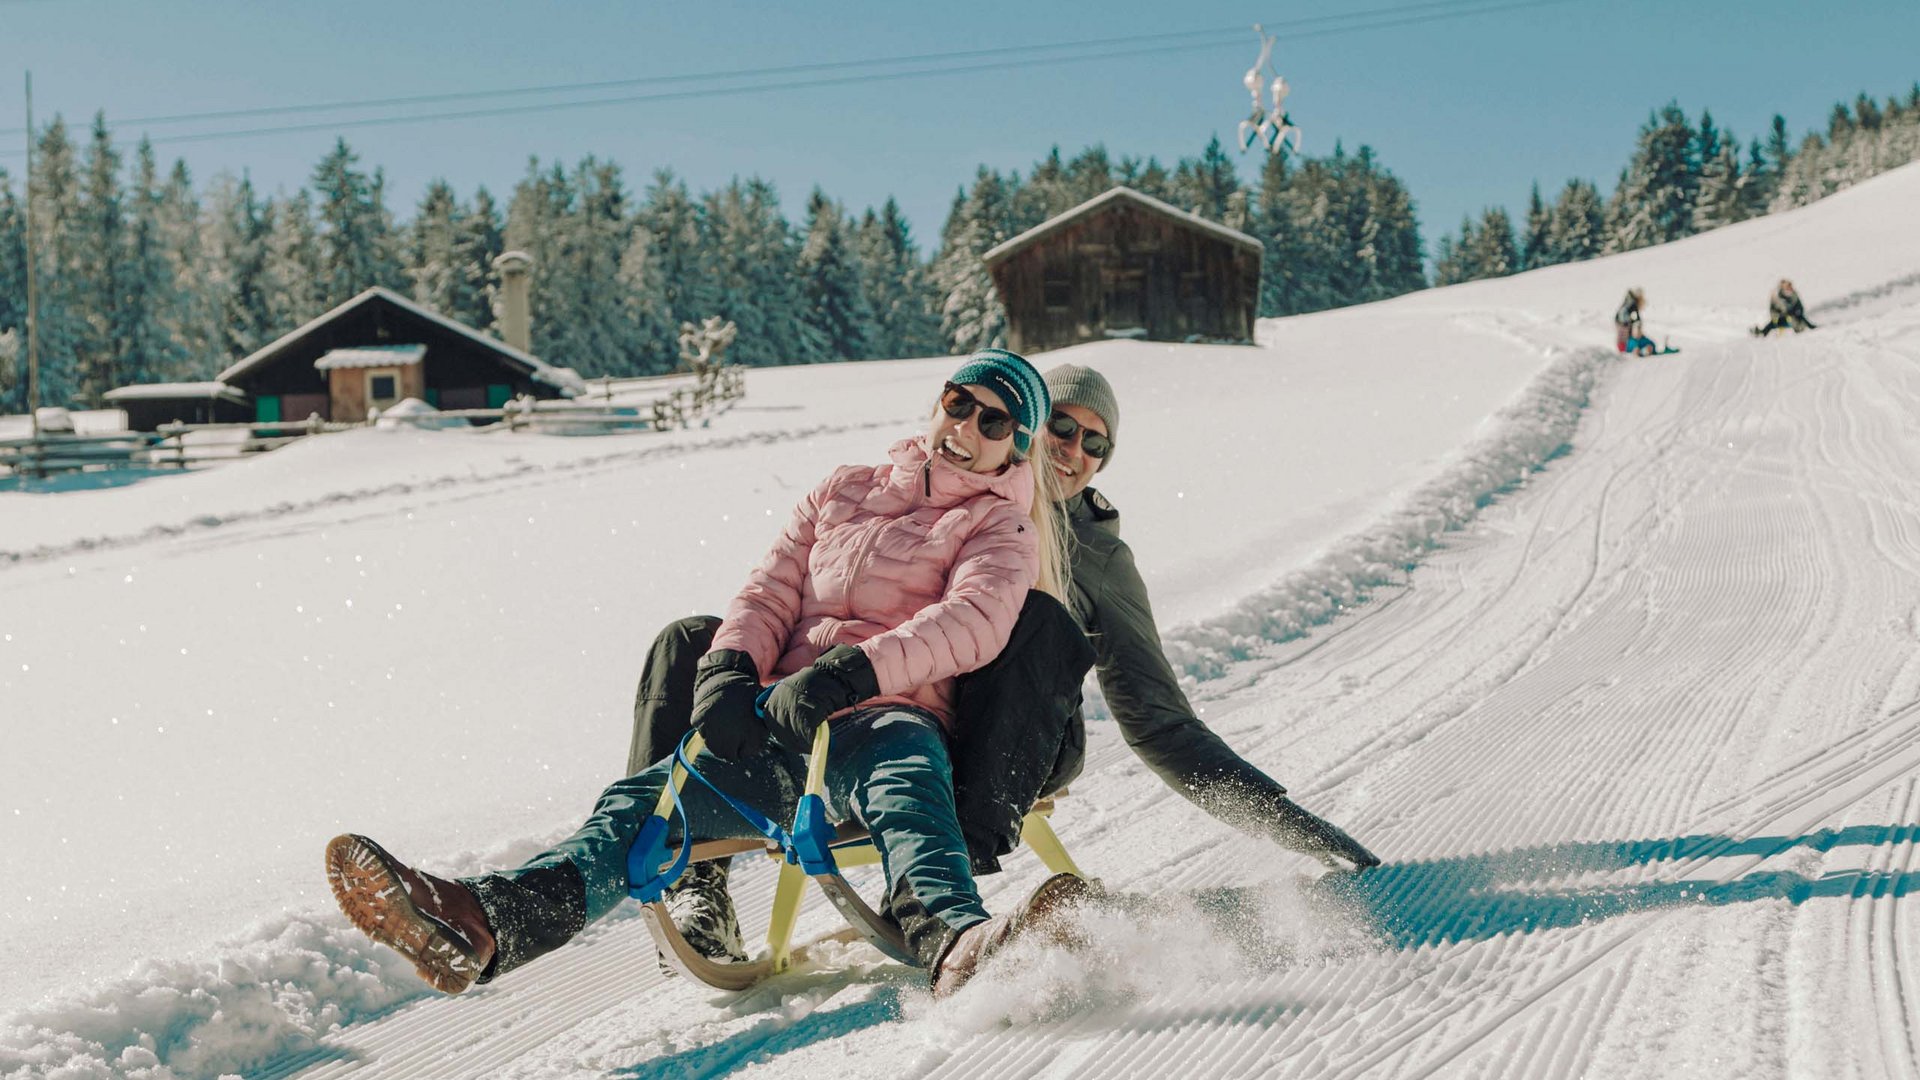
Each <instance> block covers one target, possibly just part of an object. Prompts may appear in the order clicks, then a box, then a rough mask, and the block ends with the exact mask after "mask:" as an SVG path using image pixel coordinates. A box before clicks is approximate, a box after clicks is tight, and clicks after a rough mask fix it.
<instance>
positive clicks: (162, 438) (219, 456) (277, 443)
mask: <svg viewBox="0 0 1920 1080" xmlns="http://www.w3.org/2000/svg"><path fill="white" fill-rule="evenodd" d="M665 378H669V379H671V378H675V377H665ZM641 381H642V380H623V381H622V393H621V394H620V395H619V396H622V397H627V396H633V392H634V391H635V390H636V389H638V387H636V386H635V385H633V384H635V383H639V382H641ZM675 381H677V382H679V383H680V385H676V386H673V388H672V389H671V390H670V391H669V392H667V393H664V394H657V395H655V396H651V397H650V398H648V399H647V400H641V401H634V402H631V403H621V404H616V403H615V399H616V395H615V393H614V391H613V389H612V385H613V384H612V382H611V381H608V382H606V383H604V384H603V386H602V391H603V392H602V394H601V397H602V400H601V401H599V402H593V401H591V395H589V396H588V397H587V398H582V399H575V400H573V401H535V400H533V399H532V398H521V399H517V400H515V401H509V402H507V404H506V405H505V406H503V407H502V408H498V409H447V410H443V411H438V412H432V413H423V414H420V416H419V419H420V420H422V421H429V420H439V419H448V420H466V421H469V422H473V423H477V424H478V425H480V426H483V427H495V426H498V427H500V428H502V429H503V430H505V431H509V432H513V431H533V432H544V433H547V434H566V435H600V434H611V433H616V432H624V431H665V430H670V429H673V428H685V427H690V426H692V425H693V423H694V422H695V421H696V420H700V419H703V418H704V417H706V416H707V415H708V414H709V413H711V412H714V411H718V410H719V409H721V408H722V407H724V406H726V405H728V404H731V403H732V402H733V401H735V400H737V399H738V398H739V397H740V396H741V395H742V394H743V393H744V392H745V381H744V379H743V377H742V374H741V370H740V369H739V368H736V367H722V368H715V369H710V370H709V371H705V372H701V373H700V374H698V375H696V376H679V377H677V379H675ZM662 382H664V379H663V380H662ZM660 388H661V389H665V388H666V387H665V386H664V385H661V386H660ZM392 420H393V422H397V423H405V422H406V420H405V419H403V418H400V417H393V418H392ZM378 421H379V418H378V417H377V416H375V417H370V418H369V419H367V420H365V421H363V422H359V423H333V422H331V421H325V420H321V419H320V418H319V417H318V416H309V417H308V418H307V419H305V420H287V421H280V422H275V423H242V424H178V423H176V424H162V425H161V426H160V429H159V430H158V431H157V432H144V431H127V432H115V433H113V434H110V435H68V434H51V433H42V434H41V435H40V436H39V437H38V438H26V439H3V440H0V469H6V470H11V471H12V472H13V473H14V474H15V475H20V476H34V477H43V476H47V475H49V474H51V473H59V472H75V471H79V470H82V469H91V468H101V469H129V468H142V467H144V468H168V467H173V468H181V469H184V468H187V467H189V466H192V465H200V464H206V463H208V462H213V461H231V460H233V459H235V458H240V457H245V456H247V455H250V454H257V453H263V452H265V451H268V450H275V449H278V448H280V447H282V446H285V445H287V444H288V443H292V442H298V441H299V440H301V439H304V438H307V437H309V436H313V435H322V434H326V433H328V432H334V431H347V430H351V429H353V428H359V427H366V426H369V425H371V424H374V423H377V422H378ZM222 434H224V435H226V436H228V437H227V438H221V435H222Z"/></svg>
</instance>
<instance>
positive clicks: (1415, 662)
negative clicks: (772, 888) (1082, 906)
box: [262, 306, 1920, 1080]
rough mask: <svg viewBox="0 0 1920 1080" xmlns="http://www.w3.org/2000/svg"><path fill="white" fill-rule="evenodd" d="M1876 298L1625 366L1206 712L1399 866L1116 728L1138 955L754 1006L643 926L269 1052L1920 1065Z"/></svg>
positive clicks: (419, 1065) (1169, 1069) (510, 1066)
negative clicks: (964, 982) (1216, 814)
mask: <svg viewBox="0 0 1920 1080" xmlns="http://www.w3.org/2000/svg"><path fill="white" fill-rule="evenodd" d="M1848 314H1849V313H1847V312H1839V313H1836V314H1835V316H1834V317H1833V319H1832V324H1831V325H1830V326H1824V327H1823V329H1822V330H1821V331H1820V332H1818V333H1816V334H1812V335H1806V336H1802V337H1796V338H1790V339H1784V340H1768V341H1760V342H1749V341H1739V342H1735V343H1729V344H1725V345H1721V346H1717V347H1709V348H1702V349H1697V350H1690V351H1689V352H1688V353H1686V354H1683V355H1682V356H1679V357H1670V358H1662V359H1650V360H1624V361H1621V362H1620V363H1619V364H1618V365H1617V366H1616V367H1614V368H1613V369H1612V370H1611V371H1610V372H1609V373H1608V374H1607V376H1606V377H1605V378H1604V379H1603V380H1602V382H1601V384H1600V386H1599V387H1598V388H1597V390H1596V392H1595V395H1594V399H1593V403H1592V405H1591V407H1590V408H1589V410H1588V413H1587V416H1586V418H1585V420H1584V421H1583V423H1582V426H1581V429H1580V432H1579V435H1578V438H1577V440H1576V447H1575V450H1574V452H1573V453H1572V454H1570V455H1567V456H1564V457H1562V458H1560V459H1558V460H1556V461H1555V462H1553V463H1552V464H1551V465H1550V466H1549V467H1548V468H1547V469H1546V470H1545V471H1544V472H1542V473H1540V474H1538V475H1537V476H1536V477H1534V478H1533V479H1532V480H1531V481H1530V482H1529V483H1527V484H1525V485H1524V486H1522V487H1521V488H1520V489H1518V490H1516V491H1513V492H1511V493H1509V494H1507V495H1506V496H1504V497H1503V498H1502V499H1501V500H1500V501H1498V502H1497V503H1495V504H1494V505H1493V506H1491V507H1489V508H1487V509H1486V510H1484V511H1483V512H1482V514H1481V516H1480V517H1479V518H1478V519H1477V520H1476V522H1475V523H1474V525H1473V526H1472V527H1471V528H1470V529H1468V530H1466V531H1464V532H1462V533H1458V534H1454V536H1453V542H1451V543H1450V544H1449V545H1448V546H1447V547H1445V548H1444V549H1443V550H1441V551H1438V552H1436V553H1435V554H1433V555H1432V556H1431V557H1429V558H1428V559H1427V560H1426V561H1425V562H1424V563H1423V564H1422V565H1421V566H1420V567H1419V568H1418V569H1417V570H1416V571H1415V572H1414V573H1413V574H1412V575H1411V577H1410V578H1409V581H1408V584H1407V586H1406V587H1404V588H1399V589H1390V590H1386V591H1385V592H1384V593H1383V594H1382V595H1380V596H1378V597H1376V599H1375V601H1374V602H1373V603H1371V604H1369V605H1367V606H1365V607H1363V608H1361V609H1360V610H1359V611H1358V612H1356V613H1354V614H1351V615H1349V616H1346V617H1345V618H1343V619H1342V620H1341V621H1339V622H1337V623H1336V624H1334V625H1333V626H1331V627H1328V628H1326V629H1323V630H1321V631H1319V632H1317V633H1316V634H1315V635H1314V636H1311V637H1309V638H1306V639H1303V640H1299V641H1295V642H1292V643H1290V644H1285V645H1280V646H1276V647H1274V648H1272V649H1271V650H1269V651H1268V653H1267V654H1266V655H1263V656H1261V657H1258V658H1256V659H1254V660H1250V661H1245V663H1246V664H1247V669H1246V672H1247V673H1246V674H1245V677H1244V678H1242V679H1240V680H1237V681H1236V680H1231V679H1230V680H1226V682H1227V683H1237V684H1238V685H1240V686H1241V687H1242V688H1241V689H1239V690H1236V691H1234V692H1233V693H1232V694H1231V695H1230V696H1226V697H1216V698H1214V699H1212V700H1209V701H1208V702H1207V705H1208V709H1207V713H1208V716H1209V719H1210V720H1212V721H1213V722H1214V723H1215V724H1216V726H1217V727H1218V728H1219V729H1220V730H1221V731H1222V733H1223V734H1225V735H1226V736H1227V737H1228V738H1229V739H1230V740H1231V741H1233V742H1234V743H1235V744H1236V745H1237V746H1239V747H1241V748H1243V749H1244V750H1245V751H1246V752H1247V753H1248V754H1249V756H1250V757H1252V758H1253V759H1254V760H1256V761H1258V762H1260V763H1262V764H1263V765H1265V766H1267V767H1269V768H1270V769H1271V771H1273V772H1274V773H1275V774H1276V775H1278V776H1280V777H1281V778H1282V779H1284V780H1287V781H1289V782H1291V783H1293V784H1294V785H1295V789H1294V791H1295V795H1296V796H1297V797H1298V798H1300V799H1301V801H1302V802H1304V803H1305V804H1306V805H1308V806H1310V807H1312V808H1314V809H1316V810H1320V811H1322V812H1324V813H1326V814H1327V815H1328V816H1330V817H1332V818H1334V819H1335V820H1337V821H1340V822H1341V823H1343V824H1345V825H1347V826H1349V827H1350V828H1351V829H1352V830H1353V831H1354V833H1355V834H1356V835H1357V836H1360V837H1361V838H1363V839H1364V840H1365V841H1366V842H1368V843H1369V844H1370V845H1372V846H1373V847H1374V849H1375V850H1376V851H1378V852H1380V853H1381V854H1382V855H1383V856H1384V857H1386V858H1387V859H1388V860H1389V865H1387V866H1385V867H1383V868H1381V869H1380V870H1378V871H1375V872H1372V873H1370V874H1368V875H1366V876H1365V877H1363V878H1361V879H1360V880H1359V881H1358V882H1354V883H1336V882H1334V881H1332V880H1331V879H1329V880H1323V881H1319V882H1303V880H1302V879H1299V878H1297V877H1296V875H1297V874H1300V873H1304V872H1305V871H1306V867H1305V865H1304V864H1303V863H1301V862H1300V861H1299V860H1296V859H1291V858H1284V857H1276V855H1275V854H1274V853H1273V850H1272V849H1271V848H1269V847H1266V846H1263V845H1261V844H1260V843H1258V842H1256V841H1253V840H1249V839H1245V838H1243V837H1240V836H1238V835H1237V834H1233V833H1231V832H1229V831H1228V830H1226V829H1224V828H1222V827H1220V826H1218V825H1216V824H1214V823H1213V822H1211V821H1210V820H1209V819H1207V818H1205V817H1204V816H1203V815H1201V814H1199V813H1198V812H1197V811H1195V810H1193V809H1191V808H1190V807H1188V806H1187V805H1186V804H1185V803H1183V802H1182V801H1181V800H1180V799H1179V798H1178V797H1177V796H1174V795H1172V794H1171V793H1169V792H1168V791H1167V790H1166V789H1165V788H1163V787H1161V786H1160V785H1159V784H1158V783H1157V781H1155V780H1154V779H1153V778H1152V777H1151V776H1149V775H1147V774H1146V773H1145V772H1144V771H1143V770H1142V769H1141V768H1140V767H1139V766H1138V765H1137V763H1135V762H1134V760H1133V758H1132V756H1131V755H1130V754H1127V753H1126V752H1125V751H1124V749H1123V748H1121V747H1119V746H1117V745H1116V744H1115V742H1114V741H1113V740H1112V739H1111V738H1107V737H1106V736H1109V735H1110V732H1106V731H1104V730H1102V731H1100V732H1098V733H1097V735H1098V736H1100V738H1099V740H1098V742H1097V746H1096V753H1095V757H1094V761H1093V763H1092V765H1091V767H1090V769H1089V775H1088V776H1087V777H1086V778H1084V779H1083V780H1082V781H1081V782H1080V783H1079V785H1078V788H1079V792H1078V793H1077V794H1076V796H1075V797H1074V799H1072V800H1069V803H1068V805H1067V807H1066V808H1065V809H1063V811H1062V813H1061V816H1060V817H1059V818H1057V819H1056V821H1057V823H1058V824H1059V826H1060V831H1061V834H1062V836H1063V838H1064V839H1066V841H1067V842H1068V844H1069V845H1070V846H1071V847H1072V848H1073V850H1074V852H1075V855H1076V857H1077V858H1078V859H1079V860H1080V861H1081V863H1082V864H1083V865H1085V866H1086V867H1088V868H1089V869H1090V870H1092V871H1093V872H1095V873H1098V874H1102V875H1103V876H1104V877H1105V878H1106V879H1107V881H1108V883H1109V884H1110V885H1114V886H1117V887H1121V888H1128V889H1136V890H1144V891H1151V892H1154V893H1156V894H1158V895H1161V896H1164V897H1168V898H1170V902H1171V903H1172V904H1173V905H1174V906H1175V909H1176V910H1175V911H1174V913H1173V914H1169V915H1166V916H1163V917H1157V918H1152V919H1147V920H1145V922H1144V924H1132V925H1129V924H1126V923H1125V922H1124V921H1123V920H1119V919H1118V918H1117V917H1106V920H1105V921H1102V920H1096V921H1102V925H1101V926H1100V927H1098V929H1100V930H1101V931H1103V932H1104V933H1107V934H1110V935H1112V936H1113V937H1114V938H1115V939H1118V938H1120V936H1121V935H1122V934H1127V935H1130V937H1131V940H1132V941H1133V942H1134V947H1133V948H1131V949H1129V950H1125V951H1123V952H1119V953H1114V954H1107V955H1094V956H1091V957H1081V958H1075V957H1068V956H1063V955H1058V954H1032V955H1024V956H1021V957H1019V958H1017V959H1016V960H1015V961H1014V962H1012V963H1009V964H1006V965H1003V966H1002V967H1000V968H999V969H997V970H995V971H993V972H992V973H991V974H990V975H989V976H987V977H984V978H983V979H982V980H981V981H980V982H979V983H978V984H976V986H975V987H973V988H970V989H969V990H968V991H967V992H965V993H963V994H962V995H961V996H960V997H959V998H957V999H955V1000H954V1001H952V1002H948V1003H942V1004H939V1005H935V1004H933V1003H931V1002H930V1001H929V1000H928V999H926V997H925V995H924V992H923V991H922V990H921V989H920V982H919V980H918V979H917V978H916V977H915V976H914V974H913V973H911V972H908V971H906V970H904V969H902V968H899V967H898V966H894V965H888V964H885V963H883V962H881V961H880V960H879V959H878V957H877V955H875V954H870V953H867V952H865V951H863V950H860V949H854V948H849V950H848V951H847V953H846V954H845V956H844V959H845V961H846V966H845V967H844V968H835V969H830V970H822V971H813V972H799V973H795V974H793V975H791V976H787V977H784V978H782V979H780V980H776V981H775V982H774V983H772V984H769V985H768V986H767V987H764V988H762V989H760V990H758V991H755V992H753V993H750V994H748V995H746V996H744V997H743V998H740V999H734V1000H730V999H726V998H721V997H715V996H714V995H711V994H706V993H702V992H699V991H697V990H695V989H694V988H691V987H689V986H687V985H685V984H684V983H681V982H679V981H676V980H667V979H663V978H661V977H660V976H659V975H658V974H657V973H656V971H655V968H654V963H653V958H652V950H651V945H650V943H649V942H648V940H647V937H646V934H645V932H644V930H643V928H642V927H641V925H640V923H639V922H638V920H636V919H630V918H629V919H618V920H615V921H613V922H611V923H610V924H608V925H605V926H603V927H601V928H598V929H596V930H595V931H593V932H592V934H591V936H590V937H589V939H588V940H587V941H586V942H584V943H582V944H580V945H577V946H575V947H572V948H569V949H567V950H563V951H562V952H561V953H558V954H555V955H554V956H552V957H550V958H548V959H546V960H544V961H542V962H541V963H540V964H538V965H537V966H535V967H533V968H530V969H528V970H527V971H525V972H523V973H520V974H519V975H517V976H515V977H512V978H509V979H506V980H503V981H502V982H501V983H500V984H498V985H496V986H492V987H488V988H485V989H483V990H481V991H479V992H478V993H475V994H473V995H470V996H469V997H468V998H466V999H461V1000H442V999H422V1000H418V1001H415V1002H413V1003H411V1004H409V1005H406V1006H403V1007H401V1008H399V1009H397V1010H396V1011H394V1012H393V1013H391V1014H389V1015H386V1016H384V1017H382V1018H379V1019H377V1020H374V1021H370V1022H367V1023H363V1024H359V1025H356V1026H354V1027H350V1028H347V1029H345V1030H342V1031H340V1032H337V1033H336V1034H335V1035H333V1036H331V1037H329V1038H328V1039H327V1040H326V1041H325V1044H324V1046H323V1047H322V1048H321V1049H320V1050H318V1051H315V1052H313V1053H309V1054H307V1055H305V1056H303V1057H300V1058H297V1059H292V1060H287V1061H283V1062H281V1063H280V1066H279V1067H278V1068H277V1069H275V1070H273V1071H272V1072H269V1073H263V1074H262V1075H272V1076H277V1077H285V1076H300V1077H312V1078H319V1077H336V1076H347V1075H354V1076H369V1077H371V1076H381V1077H414V1076H481V1075H487V1076H543V1077H544V1076H618V1077H645V1076H716V1075H733V1074H740V1075H755V1074H759V1073H766V1074H768V1075H772V1074H774V1073H776V1072H777V1073H778V1074H780V1075H832V1076H835V1077H867V1076H871V1077H886V1078H888V1080H899V1078H901V1077H908V1076H922V1077H960V1076H995V1077H1049V1078H1051V1077H1077V1076H1086V1077H1110V1076H1165V1075H1190V1076H1273V1075H1286V1076H1289V1077H1328V1078H1352V1077H1362V1076H1365V1077H1394V1078H1412V1077H1427V1076H1461V1077H1478V1076H1488V1077H1493V1076H1528V1077H1572V1076H1582V1075H1590V1076H1651V1075H1715V1076H1747V1077H1762V1076H1810V1075H1822V1076H1860V1077H1902V1078H1912V1077H1920V1068H1917V1067H1916V1065H1915V1062H1916V1060H1920V1052H1917V1051H1920V1031H1916V1028H1920V944H1917V941H1920V916H1917V915H1916V912H1915V906H1914V901H1913V900H1912V899H1910V897H1909V893H1910V892H1911V891H1912V889H1913V886H1914V884H1915V880H1916V872H1915V862H1916V855H1915V845H1916V831H1917V830H1920V307H1911V306H1909V307H1905V308H1898V309H1895V310H1892V311H1886V310H1884V309H1883V310H1882V311H1881V312H1880V313H1879V314H1877V315H1875V316H1874V317H1872V318H1870V319H1861V320H1856V321H1853V322H1849V321H1848V319H1847V315H1848ZM1038 873H1039V870H1038V867H1037V866H1036V865H1035V864H1033V863H1032V862H1031V860H1027V861H1019V862H1015V863H1014V864H1012V867H1011V872H1010V873H1009V874H1007V875H1004V876H1003V877H1002V878H1001V879H998V880H995V881H992V882H990V884H991V885H993V886H994V888H993V889H991V890H990V892H989V902H990V903H992V902H993V900H994V899H995V898H996V897H998V896H1001V895H1002V894H1005V895H1011V894H1012V893H1013V892H1014V890H1016V889H1018V888H1020V887H1023V886H1024V885H1026V884H1028V883H1030V882H1031V881H1032V880H1034V878H1035V877H1036V876H1037V875H1038ZM769 881H770V876H769V875H768V874H767V873H765V872H764V871H753V872H749V873H747V874H745V875H743V876H742V884H741V887H740V894H741V897H742V900H743V904H744V907H745V909H746V910H748V911H757V910H761V909H763V908H764V906H765V902H766V895H767V892H768V883H769ZM1182 897H1184V898H1186V902H1185V903H1183V902H1182V901H1181V900H1180V898H1182ZM822 907H823V906H822V905H818V904H817V903H816V904H815V905H814V908H813V910H812V911H811V913H810V914H809V916H808V918H809V919H810V920H812V921H813V922H814V923H815V924H816V925H826V923H825V921H824V920H825V919H826V913H825V912H824V910H822ZM1202 912H1208V913H1210V914H1204V915H1203V914H1202ZM1835 1017H1847V1018H1850V1022H1846V1023H1835V1022H1833V1021H1834V1018H1835Z"/></svg>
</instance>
